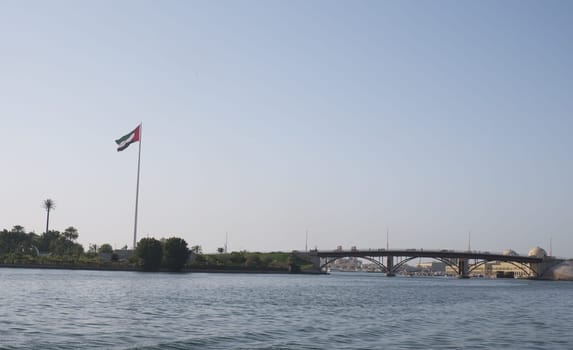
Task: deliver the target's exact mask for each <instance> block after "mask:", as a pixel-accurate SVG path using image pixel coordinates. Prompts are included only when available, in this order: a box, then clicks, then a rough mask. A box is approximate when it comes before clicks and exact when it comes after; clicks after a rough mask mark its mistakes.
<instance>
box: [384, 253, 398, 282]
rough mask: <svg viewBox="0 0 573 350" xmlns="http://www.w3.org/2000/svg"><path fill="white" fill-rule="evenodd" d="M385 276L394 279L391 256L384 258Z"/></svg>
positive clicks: (392, 258)
mask: <svg viewBox="0 0 573 350" xmlns="http://www.w3.org/2000/svg"><path fill="white" fill-rule="evenodd" d="M386 268H387V271H386V276H387V277H394V276H396V274H395V273H394V257H393V256H392V255H388V256H387V257H386Z"/></svg>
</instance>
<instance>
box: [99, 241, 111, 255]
mask: <svg viewBox="0 0 573 350" xmlns="http://www.w3.org/2000/svg"><path fill="white" fill-rule="evenodd" d="M98 253H100V254H111V253H113V247H112V246H111V244H109V243H104V244H102V245H101V246H100V247H99V249H98Z"/></svg>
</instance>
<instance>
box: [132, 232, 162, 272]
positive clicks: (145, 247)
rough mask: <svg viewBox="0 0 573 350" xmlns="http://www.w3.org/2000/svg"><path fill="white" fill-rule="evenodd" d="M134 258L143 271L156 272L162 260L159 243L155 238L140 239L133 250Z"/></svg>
mask: <svg viewBox="0 0 573 350" xmlns="http://www.w3.org/2000/svg"><path fill="white" fill-rule="evenodd" d="M135 256H137V257H138V258H139V260H140V261H141V264H142V266H143V269H144V270H146V271H153V270H157V269H158V268H159V266H161V260H162V259H163V247H162V246H161V242H160V241H158V240H156V239H155V238H142V239H141V240H140V241H139V243H138V244H137V248H136V249H135Z"/></svg>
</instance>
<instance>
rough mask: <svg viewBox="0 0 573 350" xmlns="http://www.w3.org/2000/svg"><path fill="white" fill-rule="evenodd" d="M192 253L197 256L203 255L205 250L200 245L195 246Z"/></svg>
mask: <svg viewBox="0 0 573 350" xmlns="http://www.w3.org/2000/svg"><path fill="white" fill-rule="evenodd" d="M191 251H192V252H193V253H195V254H197V255H200V254H203V248H201V246H200V245H194V246H192V247H191Z"/></svg>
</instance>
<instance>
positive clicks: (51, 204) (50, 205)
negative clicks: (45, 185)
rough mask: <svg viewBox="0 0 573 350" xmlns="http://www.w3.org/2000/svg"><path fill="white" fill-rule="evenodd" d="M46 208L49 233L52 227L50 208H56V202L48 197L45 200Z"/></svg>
mask: <svg viewBox="0 0 573 350" xmlns="http://www.w3.org/2000/svg"><path fill="white" fill-rule="evenodd" d="M44 209H46V212H47V213H48V215H47V218H46V233H48V229H49V227H50V210H52V209H56V203H55V202H54V201H53V200H51V199H50V198H48V199H46V200H45V201H44Z"/></svg>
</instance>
